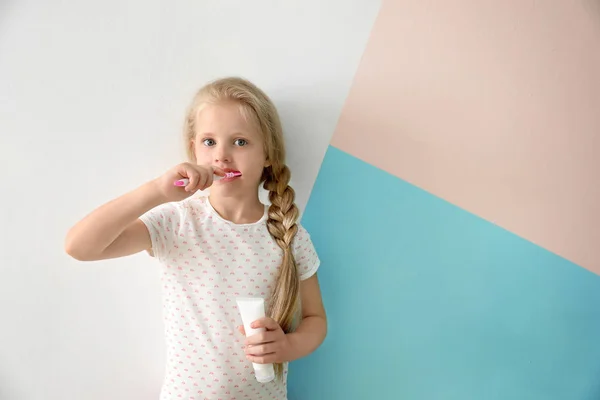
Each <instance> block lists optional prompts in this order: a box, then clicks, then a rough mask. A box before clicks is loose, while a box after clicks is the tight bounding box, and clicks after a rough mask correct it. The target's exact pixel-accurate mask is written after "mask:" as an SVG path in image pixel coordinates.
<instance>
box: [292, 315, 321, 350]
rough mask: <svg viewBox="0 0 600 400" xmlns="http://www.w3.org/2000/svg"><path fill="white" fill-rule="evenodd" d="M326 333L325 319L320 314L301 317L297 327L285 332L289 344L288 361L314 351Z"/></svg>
mask: <svg viewBox="0 0 600 400" xmlns="http://www.w3.org/2000/svg"><path fill="white" fill-rule="evenodd" d="M326 335H327V320H326V319H325V317H322V316H316V315H315V316H309V317H305V318H303V319H302V322H300V325H299V326H298V328H297V329H296V330H295V331H294V332H291V333H288V334H287V338H288V342H289V344H290V351H289V356H288V357H287V358H288V361H293V360H297V359H299V358H302V357H305V356H307V355H309V354H310V353H312V352H313V351H315V350H316V349H317V348H318V347H319V346H320V345H321V343H323V340H325V336H326Z"/></svg>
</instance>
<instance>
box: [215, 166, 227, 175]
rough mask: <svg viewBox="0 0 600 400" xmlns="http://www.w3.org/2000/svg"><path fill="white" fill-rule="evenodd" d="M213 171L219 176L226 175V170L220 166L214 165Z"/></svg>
mask: <svg viewBox="0 0 600 400" xmlns="http://www.w3.org/2000/svg"><path fill="white" fill-rule="evenodd" d="M212 170H213V173H214V174H215V175H218V176H225V170H223V169H222V168H219V167H212Z"/></svg>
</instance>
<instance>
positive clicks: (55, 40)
mask: <svg viewBox="0 0 600 400" xmlns="http://www.w3.org/2000/svg"><path fill="white" fill-rule="evenodd" d="M378 8H379V1H376V0H354V1H352V2H347V1H344V0H335V1H328V2H322V1H320V0H310V1H306V0H305V1H290V0H286V1H276V0H272V1H267V0H254V1H241V0H240V1H237V2H233V1H219V2H217V1H192V0H187V1H177V2H167V1H158V0H150V1H141V0H137V1H135V0H127V1H123V0H119V1H117V0H107V1H103V2H98V1H90V0H87V1H79V2H42V1H23V0H19V1H17V0H8V1H6V0H4V1H2V2H1V3H0V185H1V186H0V187H1V189H0V190H1V193H2V196H1V198H0V202H1V203H0V205H1V209H2V222H3V226H2V228H3V229H2V230H1V231H0V235H2V236H1V237H0V257H1V258H0V261H1V263H0V318H1V321H2V323H1V325H0V399H2V400H4V399H10V400H21V399H27V400H33V399H44V400H54V399H57V400H58V399H61V400H69V399H77V400H80V399H86V400H94V399H112V400H118V399H128V400H135V399H140V400H141V399H144V400H146V399H152V398H157V394H158V391H159V388H160V384H161V379H162V374H163V365H162V364H163V361H164V358H163V357H164V355H163V342H162V340H163V337H162V321H161V305H160V292H159V287H158V269H157V265H156V264H155V263H154V261H153V260H152V259H150V258H148V257H147V256H145V255H137V256H133V257H129V258H126V259H121V260H112V261H103V262H97V263H90V264H83V263H78V262H76V261H74V260H71V259H69V258H68V257H67V256H66V255H65V254H64V253H63V247H62V246H63V240H64V236H65V234H66V232H67V230H68V228H69V227H70V226H71V225H72V224H73V223H75V222H76V220H77V219H79V218H81V217H82V216H84V214H85V213H87V212H89V211H90V210H91V209H93V208H94V207H96V206H98V205H100V204H101V203H103V202H105V201H107V200H109V199H111V198H113V197H115V196H118V195H120V194H122V193H123V192H125V191H127V190H129V189H132V188H134V187H135V186H136V185H138V184H141V183H142V182H143V181H145V180H147V179H151V178H153V177H155V176H156V175H158V174H160V173H162V172H163V171H164V170H165V169H166V168H168V167H170V166H171V165H173V164H175V163H177V162H180V161H181V160H182V157H183V149H182V147H181V141H180V132H181V126H182V116H183V113H184V109H185V106H186V105H187V103H188V101H189V100H190V98H191V96H192V94H193V92H194V91H195V90H196V89H197V88H198V87H199V86H200V85H202V84H203V83H204V82H206V81H207V80H210V79H213V78H216V77H220V76H223V75H229V74H236V75H242V76H244V77H247V78H249V79H251V80H253V81H254V82H255V83H257V84H258V85H259V86H261V87H262V88H264V89H265V90H266V91H267V92H268V93H269V94H270V95H271V96H272V97H273V99H274V100H275V102H276V103H277V105H278V106H279V109H280V112H281V114H282V118H283V122H284V124H285V128H286V129H287V139H288V148H289V153H290V154H289V165H290V167H291V168H292V171H293V174H294V176H293V182H292V183H293V185H294V187H295V189H296V190H297V194H298V204H299V206H300V207H301V209H303V208H304V206H305V204H306V201H307V199H308V195H309V192H310V189H311V186H312V184H313V181H314V179H315V177H316V174H317V172H318V168H319V165H320V162H321V159H322V157H323V155H324V152H325V150H326V146H327V144H328V143H329V139H330V136H331V134H332V132H333V129H334V127H335V125H336V123H337V118H338V115H339V112H340V110H341V107H342V104H343V102H344V100H345V97H346V95H347V92H348V89H349V86H350V83H351V80H352V78H353V74H354V72H355V70H356V67H357V65H358V62H359V59H360V57H361V55H362V52H363V49H364V46H365V44H366V41H367V38H368V35H369V31H370V28H371V26H372V24H373V22H374V20H375V17H376V15H377V11H378Z"/></svg>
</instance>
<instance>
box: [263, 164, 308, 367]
mask: <svg viewBox="0 0 600 400" xmlns="http://www.w3.org/2000/svg"><path fill="white" fill-rule="evenodd" d="M265 172H266V175H267V176H266V180H265V183H264V186H263V187H264V188H265V189H266V190H268V191H269V200H270V201H271V206H270V207H269V218H268V220H267V228H268V230H269V233H270V234H271V236H272V237H273V239H274V240H275V242H276V243H277V245H278V246H279V247H280V248H281V249H282V250H283V259H282V261H281V267H280V271H279V275H278V277H277V281H276V283H275V287H274V289H273V296H272V299H271V302H270V305H269V315H270V316H271V318H273V319H274V320H275V321H277V322H278V323H279V325H280V326H281V328H282V329H283V331H284V332H286V333H289V332H291V331H292V330H293V329H294V320H295V317H296V314H297V311H298V305H299V304H298V303H299V293H300V280H299V278H298V269H297V266H296V261H295V260H294V255H293V253H292V240H293V239H294V236H295V235H296V232H298V225H297V224H296V221H297V220H298V214H299V212H298V207H296V204H295V203H294V198H295V192H294V189H292V187H291V186H289V181H290V170H289V168H288V167H287V166H285V165H284V166H283V167H282V168H280V169H279V171H278V172H277V173H274V171H273V168H272V167H269V168H267V169H266V171H265ZM275 373H276V375H277V376H278V377H279V378H281V377H282V375H283V365H282V364H275Z"/></svg>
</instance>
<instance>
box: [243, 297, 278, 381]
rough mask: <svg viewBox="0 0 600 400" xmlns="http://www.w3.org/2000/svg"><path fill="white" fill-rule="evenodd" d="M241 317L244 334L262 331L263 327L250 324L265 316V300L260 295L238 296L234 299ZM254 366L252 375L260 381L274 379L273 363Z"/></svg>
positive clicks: (250, 334) (249, 334) (254, 364)
mask: <svg viewBox="0 0 600 400" xmlns="http://www.w3.org/2000/svg"><path fill="white" fill-rule="evenodd" d="M235 301H236V302H237V305H238V309H239V311H240V316H241V317H242V323H243V324H244V330H245V331H246V336H252V335H255V334H257V333H259V332H264V331H265V328H258V329H253V328H251V327H250V324H251V323H253V322H254V321H256V320H257V319H261V318H263V317H264V316H265V300H264V299H263V298H261V297H238V298H236V299H235ZM252 366H253V367H254V375H255V376H256V380H257V381H259V382H260V383H266V382H270V381H272V380H273V379H275V369H274V368H273V364H256V363H252Z"/></svg>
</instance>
